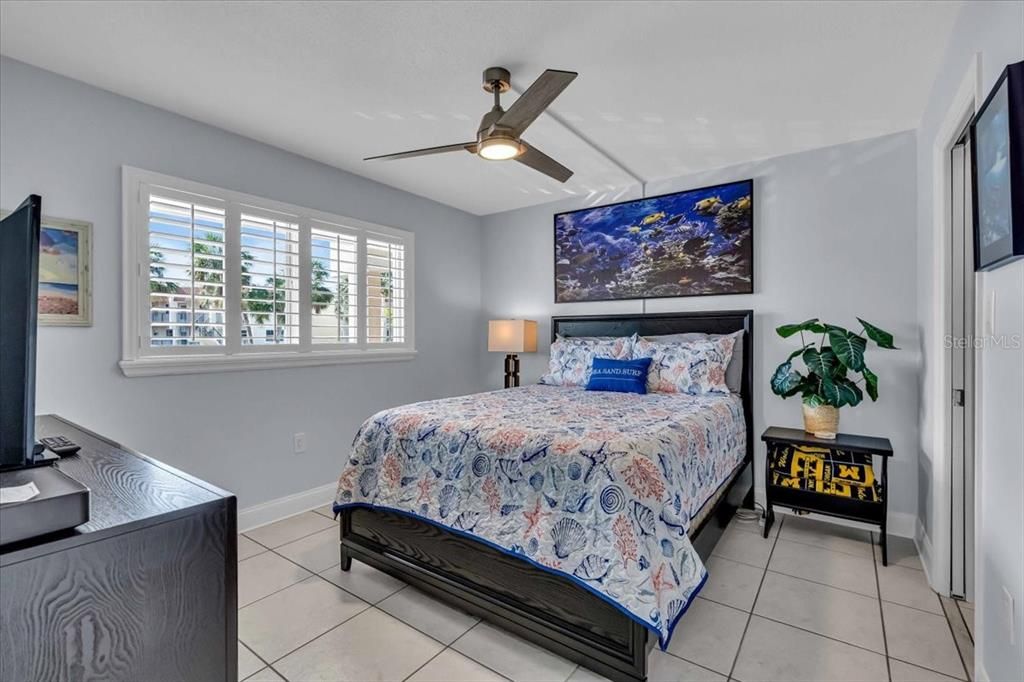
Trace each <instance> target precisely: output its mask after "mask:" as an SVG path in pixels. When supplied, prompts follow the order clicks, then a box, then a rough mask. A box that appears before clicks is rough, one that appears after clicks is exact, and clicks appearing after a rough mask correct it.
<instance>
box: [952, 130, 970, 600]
mask: <svg viewBox="0 0 1024 682" xmlns="http://www.w3.org/2000/svg"><path fill="white" fill-rule="evenodd" d="M970 144H971V142H970V139H969V137H968V136H967V134H966V133H965V134H964V136H963V137H962V138H961V139H960V141H959V142H958V143H957V144H956V145H955V146H954V147H953V149H952V151H951V155H952V158H951V161H952V164H951V165H952V171H953V172H952V178H951V179H952V187H951V188H950V189H951V196H952V203H951V206H950V210H951V211H952V215H951V217H952V221H951V225H952V230H951V233H950V240H951V243H950V257H951V262H950V273H951V278H950V285H951V287H952V290H951V292H950V293H951V296H950V304H951V310H950V316H949V319H950V330H949V333H950V339H951V344H950V346H951V353H950V361H951V363H952V364H951V367H950V376H951V386H952V389H953V390H952V395H951V396H950V403H949V409H950V419H949V424H950V439H949V442H950V448H951V453H950V454H951V457H950V460H949V461H950V462H951V466H952V471H950V477H951V478H950V480H951V482H952V495H953V499H952V504H951V505H950V510H951V514H952V518H951V521H952V531H953V533H952V548H951V549H952V551H951V552H950V560H951V562H952V563H951V566H950V593H951V594H952V595H953V596H954V597H960V598H963V599H967V600H973V598H974V250H973V236H974V233H973V213H972V206H971V165H970V164H971V149H970Z"/></svg>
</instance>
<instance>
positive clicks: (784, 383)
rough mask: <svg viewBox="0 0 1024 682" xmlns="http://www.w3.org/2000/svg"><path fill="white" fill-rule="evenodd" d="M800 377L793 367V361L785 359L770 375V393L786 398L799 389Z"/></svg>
mask: <svg viewBox="0 0 1024 682" xmlns="http://www.w3.org/2000/svg"><path fill="white" fill-rule="evenodd" d="M802 379H803V377H802V376H800V373H799V372H797V371H796V370H794V369H793V363H791V362H789V361H786V362H784V363H782V364H781V365H779V366H778V368H777V369H776V370H775V373H774V374H773V375H772V381H771V384H772V393H774V394H775V395H780V396H782V397H783V398H788V397H789V396H791V395H794V394H795V393H796V392H797V390H799V388H800V382H801V380H802Z"/></svg>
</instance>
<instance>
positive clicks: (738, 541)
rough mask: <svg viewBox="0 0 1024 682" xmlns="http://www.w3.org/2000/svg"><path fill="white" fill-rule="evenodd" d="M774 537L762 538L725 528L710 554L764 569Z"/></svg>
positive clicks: (755, 534) (754, 534)
mask: <svg viewBox="0 0 1024 682" xmlns="http://www.w3.org/2000/svg"><path fill="white" fill-rule="evenodd" d="M773 544H775V536H769V537H768V538H767V539H765V538H762V537H761V536H760V535H758V534H757V533H748V532H746V531H741V530H735V529H732V528H727V529H726V531H725V532H724V533H722V537H720V538H718V544H716V545H715V549H714V551H713V552H712V554H714V555H715V556H720V557H722V558H724V559H730V560H732V561H738V562H740V563H741V564H748V565H750V566H756V567H758V568H764V567H765V565H766V564H767V563H768V557H769V556H770V555H771V553H772V545H773Z"/></svg>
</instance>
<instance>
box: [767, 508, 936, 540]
mask: <svg viewBox="0 0 1024 682" xmlns="http://www.w3.org/2000/svg"><path fill="white" fill-rule="evenodd" d="M772 509H773V510H774V511H775V513H776V514H780V515H788V516H796V514H794V513H793V510H792V509H790V508H789V507H779V506H776V505H774V504H773V505H772ZM800 516H807V517H808V518H812V519H820V520H822V521H827V522H828V523H834V524H836V525H837V526H847V527H849V528H861V529H863V530H871V531H874V532H876V533H877V532H878V526H876V525H874V524H873V523H860V522H858V521H850V520H848V519H839V518H836V517H834V516H826V515H824V514H815V513H813V512H812V513H810V514H801V515H800ZM888 521H889V523H888V526H887V527H886V532H887V533H888V534H889V535H895V536H897V537H901V538H911V539H913V538H914V529H915V527H916V526H917V517H916V516H914V515H913V514H902V513H897V512H889V519H888Z"/></svg>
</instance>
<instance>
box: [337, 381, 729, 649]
mask: <svg viewBox="0 0 1024 682" xmlns="http://www.w3.org/2000/svg"><path fill="white" fill-rule="evenodd" d="M745 451H746V430H745V425H744V421H743V408H742V406H741V403H740V398H739V396H736V395H705V396H689V395H679V394H665V393H652V394H647V395H636V394H628V393H607V392H600V391H584V390H583V389H580V388H567V387H559V386H540V385H538V386H527V387H523V388H516V389H507V390H501V391H494V392H491V393H479V394H475V395H468V396H461V397H458V398H446V399H443V400H433V401H429V402H422V403H414V404H411V405H403V406H402V407H396V408H393V409H389V410H384V411H383V412H379V413H377V414H376V415H374V416H373V417H371V418H370V419H368V420H366V422H365V423H364V424H363V426H362V427H361V428H360V430H359V433H358V434H357V435H356V438H355V443H354V446H353V452H352V455H351V457H350V459H349V461H348V464H347V465H346V466H345V469H344V471H343V472H342V474H341V478H340V479H339V480H338V494H337V498H336V501H335V505H334V510H335V512H338V511H340V510H341V509H343V508H345V507H347V506H354V505H372V506H374V507H382V508H386V509H390V510H392V511H397V512H401V513H405V514H410V515H413V516H416V517H419V518H421V519H425V520H427V521H430V522H433V523H436V524H439V525H441V526H444V527H445V528H448V529H451V530H454V531H456V532H460V533H465V534H467V535H471V536H473V537H474V538H477V539H481V540H484V541H486V542H488V543H490V544H491V545H493V546H496V547H498V548H499V549H502V550H504V551H507V552H511V553H515V554H516V555H519V556H520V557H522V558H523V559H526V560H527V561H530V562H532V563H533V564H535V565H537V566H541V567H543V568H545V569H547V570H551V571H554V572H557V573H559V574H561V575H563V576H565V577H568V578H570V579H571V580H573V581H575V582H576V583H578V584H580V585H582V586H583V587H585V588H586V589H588V590H590V591H591V592H593V593H595V594H597V595H598V596H600V597H602V598H604V599H606V600H608V601H610V602H611V603H612V604H614V605H616V606H617V607H618V608H620V609H621V610H623V611H624V612H626V613H627V614H628V615H630V616H631V617H632V618H634V619H635V620H637V621H639V622H641V623H643V624H644V625H646V626H647V627H649V628H650V629H651V630H653V631H654V632H656V633H657V634H658V637H659V641H660V642H661V645H662V647H664V646H666V645H667V644H668V640H669V638H670V636H671V634H672V629H673V627H674V626H675V623H676V621H677V620H678V619H679V617H680V616H681V615H682V614H683V612H684V611H685V610H686V608H687V606H688V605H689V603H690V600H692V599H693V597H694V595H695V594H696V592H697V591H698V590H699V589H700V587H701V586H702V585H703V583H704V580H705V579H706V577H707V571H706V570H705V568H704V566H703V564H702V563H701V560H700V558H699V557H698V556H697V553H696V551H695V550H694V549H693V547H692V545H691V544H690V540H689V538H688V537H687V529H688V527H689V523H690V519H691V518H693V517H694V515H696V513H697V512H698V511H699V510H700V509H701V507H702V506H703V504H704V503H705V502H706V501H707V500H708V499H709V498H710V497H711V496H712V495H713V494H714V493H715V491H716V490H717V489H718V488H719V487H720V486H721V485H722V483H724V482H725V481H726V480H727V478H728V477H729V475H730V474H731V473H732V472H733V471H734V470H735V468H736V466H737V465H738V464H739V463H740V462H741V461H742V459H743V456H744V453H745Z"/></svg>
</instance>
